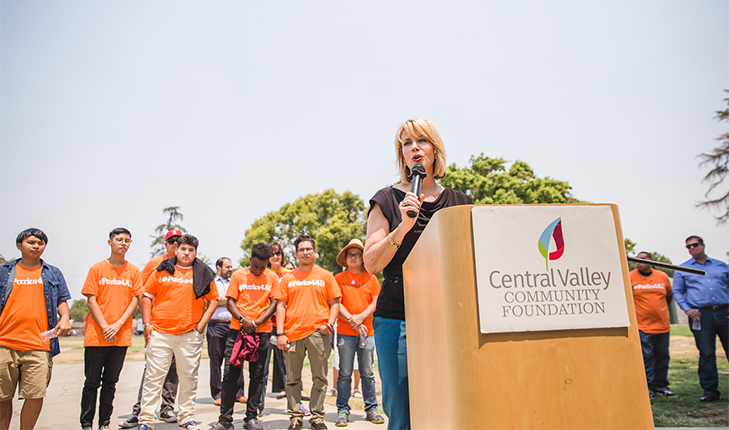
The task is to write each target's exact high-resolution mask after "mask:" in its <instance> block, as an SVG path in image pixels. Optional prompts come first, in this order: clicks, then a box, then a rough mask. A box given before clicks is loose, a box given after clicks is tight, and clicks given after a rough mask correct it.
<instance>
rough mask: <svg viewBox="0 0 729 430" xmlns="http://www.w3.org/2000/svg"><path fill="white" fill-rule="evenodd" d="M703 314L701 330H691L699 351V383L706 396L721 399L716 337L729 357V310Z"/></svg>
mask: <svg viewBox="0 0 729 430" xmlns="http://www.w3.org/2000/svg"><path fill="white" fill-rule="evenodd" d="M699 312H701V330H694V329H693V328H692V329H691V332H693V334H694V340H695V341H696V347H697V348H698V349H699V382H701V388H703V389H704V395H707V394H711V395H713V396H716V397H719V396H721V393H720V392H719V373H718V372H717V370H716V337H717V336H719V341H720V342H721V345H722V346H723V347H724V352H725V353H726V354H727V356H729V351H727V346H728V345H727V343H729V342H728V341H729V320H727V315H729V310H728V309H726V308H725V309H719V310H717V311H712V310H710V309H699ZM689 326H691V322H689Z"/></svg>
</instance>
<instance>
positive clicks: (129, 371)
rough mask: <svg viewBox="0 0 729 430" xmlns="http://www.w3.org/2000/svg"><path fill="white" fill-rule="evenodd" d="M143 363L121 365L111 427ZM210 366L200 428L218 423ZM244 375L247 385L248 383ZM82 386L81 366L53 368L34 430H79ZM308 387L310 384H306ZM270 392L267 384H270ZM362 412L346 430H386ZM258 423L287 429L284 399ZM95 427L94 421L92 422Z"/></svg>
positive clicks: (133, 391)
mask: <svg viewBox="0 0 729 430" xmlns="http://www.w3.org/2000/svg"><path fill="white" fill-rule="evenodd" d="M143 368H144V362H141V361H132V362H126V363H124V369H123V370H122V373H121V376H120V377H119V383H118V384H117V387H116V398H115V399H114V413H113V414H112V419H111V428H112V429H114V428H118V427H117V426H118V424H119V423H120V422H121V421H123V420H124V419H126V418H127V417H128V416H129V415H128V414H129V413H130V412H131V410H132V406H133V405H134V403H135V402H136V401H137V390H139V381H140V379H141V377H142V369H143ZM209 369H210V366H209V364H208V360H203V361H202V363H201V364H200V378H199V381H200V383H199V384H198V398H197V404H196V412H197V420H198V421H199V422H202V423H203V429H205V428H208V427H210V426H212V425H214V424H215V423H216V422H217V421H218V415H219V414H220V407H218V406H215V405H214V404H213V400H212V399H211V398H210V388H209V385H208V384H209V383H208V381H209V375H210V372H209ZM247 378H248V375H246V382H247V381H248V379H247ZM83 383H84V368H83V364H60V365H56V366H54V367H53V377H52V379H51V385H50V386H49V387H48V394H47V396H46V400H45V403H44V405H43V411H42V412H41V415H40V418H39V419H38V424H37V425H36V429H38V430H51V429H52V430H58V429H63V430H71V429H79V428H81V426H80V424H79V415H80V413H81V405H80V403H81V389H82V387H83ZM309 386H311V382H309ZM269 389H270V384H269ZM21 406H22V402H19V401H17V400H14V401H13V419H12V421H11V423H10V428H11V429H17V428H18V426H19V425H20V415H19V414H20V407H21ZM304 406H306V407H308V402H304ZM324 410H325V412H326V417H325V420H326V423H327V426H328V427H329V428H330V429H334V428H337V427H335V426H334V420H335V419H336V418H337V409H336V407H335V406H332V405H327V404H325V405H324ZM244 417H245V405H242V404H239V403H237V404H236V408H235V413H234V414H233V419H234V421H233V425H235V428H236V429H242V428H243V418H244ZM364 418H365V414H364V412H363V411H352V414H351V415H350V420H351V422H350V423H349V426H348V427H346V428H347V429H353V430H365V429H366V430H385V429H386V428H387V424H382V425H375V424H372V423H370V422H369V421H365V419H364ZM261 424H262V425H263V427H264V428H266V429H286V428H287V427H288V425H289V418H288V414H287V413H286V399H280V400H277V399H276V397H275V396H272V395H270V394H269V397H267V398H266V409H265V411H264V415H263V417H262V418H261ZM309 427H310V426H309V423H308V421H306V420H305V421H304V428H309ZM94 428H96V421H95V423H94ZM155 428H156V429H157V430H177V424H167V423H163V422H158V423H157V424H156V425H155Z"/></svg>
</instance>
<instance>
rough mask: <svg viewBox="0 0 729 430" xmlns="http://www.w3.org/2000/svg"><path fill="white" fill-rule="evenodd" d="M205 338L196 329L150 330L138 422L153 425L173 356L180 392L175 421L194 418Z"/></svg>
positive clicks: (179, 421) (181, 422)
mask: <svg viewBox="0 0 729 430" xmlns="http://www.w3.org/2000/svg"><path fill="white" fill-rule="evenodd" d="M204 338H205V335H203V334H200V333H198V332H197V331H195V330H190V331H188V332H187V333H182V334H165V333H160V332H158V331H153V332H152V336H151V339H150V340H149V344H148V345H147V350H146V359H147V375H146V376H145V381H144V390H143V392H142V411H141V413H140V414H139V424H146V425H148V426H150V427H153V428H154V422H155V416H154V410H155V407H156V406H157V400H159V396H160V393H161V392H162V383H163V382H164V380H165V377H166V376H167V371H168V370H169V369H170V363H171V361H172V357H173V356H174V357H175V361H176V362H177V376H178V378H179V381H180V383H179V390H180V392H179V395H178V396H177V402H178V403H179V405H180V413H179V414H178V415H177V422H178V423H180V424H184V423H187V422H188V421H193V420H195V398H196V396H197V372H198V368H199V367H200V356H201V354H202V345H203V339H204Z"/></svg>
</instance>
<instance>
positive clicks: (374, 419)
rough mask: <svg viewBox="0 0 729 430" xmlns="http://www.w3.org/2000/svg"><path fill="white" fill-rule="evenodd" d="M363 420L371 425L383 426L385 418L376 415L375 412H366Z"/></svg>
mask: <svg viewBox="0 0 729 430" xmlns="http://www.w3.org/2000/svg"><path fill="white" fill-rule="evenodd" d="M365 419H366V420H367V421H369V422H371V423H372V424H384V422H385V417H383V416H382V415H380V414H378V413H377V412H367V416H366V417H365Z"/></svg>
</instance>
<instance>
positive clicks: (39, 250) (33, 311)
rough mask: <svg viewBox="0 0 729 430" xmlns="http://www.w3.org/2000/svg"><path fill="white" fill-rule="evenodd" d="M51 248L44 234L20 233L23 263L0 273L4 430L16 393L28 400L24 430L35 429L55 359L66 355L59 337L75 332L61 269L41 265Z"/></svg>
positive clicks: (34, 231)
mask: <svg viewBox="0 0 729 430" xmlns="http://www.w3.org/2000/svg"><path fill="white" fill-rule="evenodd" d="M47 243H48V237H47V236H46V234H45V233H43V232H42V231H41V230H40V229H37V228H29V229H27V230H24V231H22V232H20V234H18V237H17V238H16V239H15V245H16V247H17V248H18V250H20V254H21V257H20V258H19V259H17V260H14V261H11V262H10V263H7V264H4V265H3V266H2V267H0V429H2V430H7V429H8V427H10V419H11V418H12V417H13V396H14V395H15V389H16V387H19V388H20V391H19V392H18V398H19V399H24V402H23V409H22V411H21V412H20V428H22V429H32V428H34V427H35V423H36V421H38V416H39V415H40V411H41V409H42V407H43V398H44V397H45V396H46V388H47V387H48V383H49V382H50V380H51V369H52V368H53V356H55V355H57V354H58V353H60V352H61V348H60V345H59V343H58V338H57V336H65V335H66V333H68V331H69V330H71V322H70V320H69V309H68V304H67V303H66V301H67V300H69V299H70V298H71V294H69V292H68V287H67V286H66V280H65V279H64V278H63V273H61V271H60V270H58V268H56V267H54V266H51V265H50V264H48V263H46V262H45V261H43V260H42V259H41V255H43V251H45V249H46V244H47ZM56 312H58V315H60V316H61V319H60V320H58V317H57V315H56ZM49 337H52V338H51V339H50V340H49Z"/></svg>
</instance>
